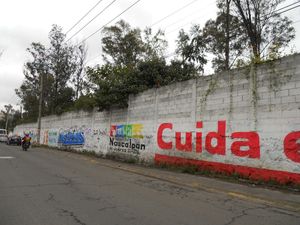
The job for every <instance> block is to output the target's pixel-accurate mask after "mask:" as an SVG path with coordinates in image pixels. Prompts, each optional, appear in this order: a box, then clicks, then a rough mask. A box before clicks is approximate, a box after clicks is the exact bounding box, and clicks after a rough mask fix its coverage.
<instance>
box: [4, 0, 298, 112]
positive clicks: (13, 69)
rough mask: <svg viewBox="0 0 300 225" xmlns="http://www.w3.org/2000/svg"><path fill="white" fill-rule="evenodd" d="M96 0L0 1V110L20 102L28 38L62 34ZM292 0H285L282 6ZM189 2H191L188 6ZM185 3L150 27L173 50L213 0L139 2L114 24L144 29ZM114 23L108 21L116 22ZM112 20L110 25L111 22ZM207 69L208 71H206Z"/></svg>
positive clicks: (95, 56)
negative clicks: (60, 29)
mask: <svg viewBox="0 0 300 225" xmlns="http://www.w3.org/2000/svg"><path fill="white" fill-rule="evenodd" d="M98 1H99V0H84V1H83V0H26V1H22V0H1V1H0V2H1V3H0V8H1V13H0V51H1V50H3V54H2V56H1V57H0V109H2V108H3V106H4V105H5V104H13V105H14V106H15V107H16V104H18V102H19V101H20V100H19V99H18V98H17V96H16V95H15V91H14V89H16V88H18V87H19V86H20V85H21V83H22V80H23V79H24V75H23V65H24V63H25V62H26V61H27V60H28V59H29V55H28V54H27V52H26V48H27V47H29V46H30V43H31V42H41V43H42V44H44V45H48V33H49V31H50V29H51V26H52V24H58V25H59V26H61V27H63V29H64V32H66V31H67V30H68V29H69V28H71V27H72V26H73V25H74V24H75V23H76V22H77V21H78V20H79V19H80V18H81V17H82V16H83V15H84V14H85V13H86V12H87V11H88V10H89V9H91V7H92V6H94V5H95V4H96V3H97V2H98ZM135 1H136V0H116V1H115V2H114V3H113V4H112V5H111V6H110V7H109V8H108V9H107V10H106V11H105V12H104V13H103V14H101V15H100V16H99V17H98V18H97V19H95V20H94V21H93V22H92V23H91V24H89V25H88V26H87V27H86V28H85V29H84V30H82V31H81V32H80V33H78V34H77V35H76V36H75V37H73V38H72V39H71V41H72V42H73V43H76V42H80V41H82V40H83V39H84V38H86V37H88V36H89V35H90V34H92V33H93V32H95V31H96V30H97V29H99V28H100V27H101V26H103V25H104V24H106V23H107V22H108V21H110V20H111V19H113V18H114V17H115V16H116V15H118V14H119V13H121V12H122V11H123V10H125V9H126V8H127V7H129V6H130V5H131V4H133V3H134V2H135ZM295 1H296V0H287V1H286V2H285V3H284V4H283V5H282V6H284V5H288V4H289V3H293V2H295ZM111 2H112V0H103V1H102V2H101V3H100V4H99V5H98V6H97V7H96V8H95V9H94V10H93V11H92V12H91V13H90V14H89V16H87V17H86V18H85V19H84V20H83V21H82V22H81V23H80V24H79V25H78V26H76V27H75V28H74V29H73V30H72V31H71V32H70V33H68V37H71V36H72V35H73V34H74V33H75V32H76V31H77V30H79V29H80V28H81V27H82V26H83V25H84V24H85V23H87V22H88V21H89V20H91V19H92V18H93V17H94V16H95V15H97V14H98V13H99V12H100V11H101V10H102V9H103V8H104V7H105V6H107V5H108V4H110V3H111ZM189 3H191V4H189ZM187 4H189V5H188V6H186V7H185V8H184V9H183V10H181V11H179V12H177V13H175V14H173V15H172V16H170V17H168V18H167V19H165V20H163V21H161V22H159V23H157V24H156V25H155V26H153V29H158V28H161V29H163V30H165V33H166V39H167V40H168V42H169V48H168V52H169V53H173V52H174V47H175V39H176V36H177V35H178V31H179V30H180V29H182V28H183V29H185V30H188V29H189V28H190V27H191V25H192V24H200V25H201V26H203V25H204V23H205V22H206V21H207V20H208V19H210V18H215V16H216V6H215V0H198V1H197V0H141V1H140V2H139V3H137V4H136V5H135V6H134V7H132V8H131V9H130V10H129V11H127V12H126V13H125V14H124V15H122V16H121V17H119V18H118V19H116V20H115V21H114V22H116V21H118V20H120V19H124V20H126V21H127V22H129V23H130V25H131V26H133V27H140V28H141V29H144V28H145V27H146V26H151V25H152V24H155V23H156V22H157V21H160V20H161V19H162V18H164V17H166V16H167V15H169V14H171V13H172V12H175V11H176V10H177V9H180V8H182V7H184V6H185V5H187ZM285 15H286V16H288V17H289V18H290V19H292V20H293V21H294V22H296V21H299V20H300V8H297V9H295V10H292V11H290V12H288V13H285ZM114 22H112V23H111V24H114ZM111 24H110V25H111ZM294 27H295V29H296V40H294V41H293V42H292V43H291V46H292V47H293V49H294V50H297V51H298V52H299V51H300V23H299V22H297V23H295V24H294ZM100 34H101V32H99V33H97V34H95V35H94V36H92V37H91V38H89V39H88V40H87V41H86V43H87V46H88V58H87V61H88V64H89V65H95V64H96V63H97V62H99V60H100V57H99V56H100V55H101V46H100V39H101V35H100ZM207 72H210V71H209V70H207Z"/></svg>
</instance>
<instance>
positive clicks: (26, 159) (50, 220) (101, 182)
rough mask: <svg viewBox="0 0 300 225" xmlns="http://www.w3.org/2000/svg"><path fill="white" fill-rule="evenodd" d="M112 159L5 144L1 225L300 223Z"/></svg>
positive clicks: (290, 214)
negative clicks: (128, 168) (125, 166)
mask: <svg viewBox="0 0 300 225" xmlns="http://www.w3.org/2000/svg"><path fill="white" fill-rule="evenodd" d="M109 162H110V161H107V160H103V159H93V158H90V157H86V156H82V155H78V154H74V153H68V152H61V151H55V150H47V149H36V148H34V149H29V151H28V152H23V151H21V148H20V147H18V146H7V145H5V144H0V225H50V224H53V225H69V224H72V225H73V224H74V225H78V224H79V225H93V224H97V225H106V224H108V225H110V224H112V225H117V224H118V225H127V224H128V225H135V224H137V225H148V224H149V225H156V224H157V225H168V224H170V225H177V224H178V225H188V224H195V225H201V224H203V225H218V224H219V225H234V224H236V225H241V224H242V225H247V224H249V225H259V224H261V225H268V224H272V225H277V224H278V225H282V224H288V225H293V224H295V225H299V224H300V213H299V211H298V212H295V211H292V210H287V209H280V208H278V207H273V206H270V205H267V204H263V203H259V202H255V201H248V200H242V199H239V198H235V197H232V196H228V195H226V194H224V193H217V192H210V191H205V190H199V189H195V188H189V187H187V186H186V185H180V184H174V183H171V182H167V181H164V180H160V179H156V178H153V177H149V176H143V175H141V174H137V173H133V172H130V171H126V170H123V169H118V168H117V167H116V168H112V167H110V166H107V165H108V163H109ZM143 170H145V171H146V170H147V168H145V169H143ZM156 173H160V172H159V171H158V172H157V171H156ZM174 176H176V174H175V175H174ZM180 176H182V175H180ZM183 176H184V175H183ZM211 182H214V180H213V179H211ZM282 195H284V193H282Z"/></svg>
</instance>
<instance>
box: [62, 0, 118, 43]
mask: <svg viewBox="0 0 300 225" xmlns="http://www.w3.org/2000/svg"><path fill="white" fill-rule="evenodd" d="M115 1H117V0H113V1H111V2H110V3H109V4H108V5H107V6H106V7H105V8H104V9H103V10H101V11H100V12H99V13H98V14H97V15H96V16H94V17H93V18H92V19H91V20H90V21H89V22H87V23H86V24H85V25H84V26H83V27H82V28H80V29H79V30H78V31H77V32H76V33H75V34H73V35H72V36H71V37H70V38H69V39H68V40H67V42H68V41H69V40H71V39H72V38H73V37H74V36H76V35H77V34H78V33H79V32H80V31H82V30H83V29H84V28H85V27H86V26H87V25H89V24H90V23H91V22H93V21H94V20H95V19H96V18H97V17H98V16H100V15H101V14H102V13H103V12H104V11H105V10H106V9H108V8H109V7H110V6H111V5H112V4H113V3H114V2H115Z"/></svg>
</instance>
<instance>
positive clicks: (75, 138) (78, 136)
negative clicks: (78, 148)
mask: <svg viewBox="0 0 300 225" xmlns="http://www.w3.org/2000/svg"><path fill="white" fill-rule="evenodd" d="M58 143H59V144H62V145H83V144H84V134H83V132H66V133H60V134H59V136H58Z"/></svg>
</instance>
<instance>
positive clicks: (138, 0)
mask: <svg viewBox="0 0 300 225" xmlns="http://www.w3.org/2000/svg"><path fill="white" fill-rule="evenodd" d="M140 1H141V0H137V1H135V2H134V3H133V4H131V5H130V6H129V7H127V8H126V9H125V10H123V11H122V12H121V13H119V14H118V15H117V16H115V17H114V18H113V19H111V20H110V21H109V22H107V23H106V24H104V25H103V26H101V27H100V28H99V29H98V30H96V31H95V32H94V33H92V34H90V35H89V36H88V37H86V38H85V39H83V40H82V41H81V42H80V43H82V42H85V41H86V40H87V39H89V38H91V37H92V36H94V35H95V34H96V33H98V32H99V31H100V30H102V29H103V28H104V27H105V26H107V25H108V24H110V23H111V22H112V21H114V20H115V19H117V18H118V17H120V16H121V15H123V14H124V13H125V12H127V11H128V10H129V9H131V8H132V7H133V6H135V5H136V4H137V3H139V2H140Z"/></svg>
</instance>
